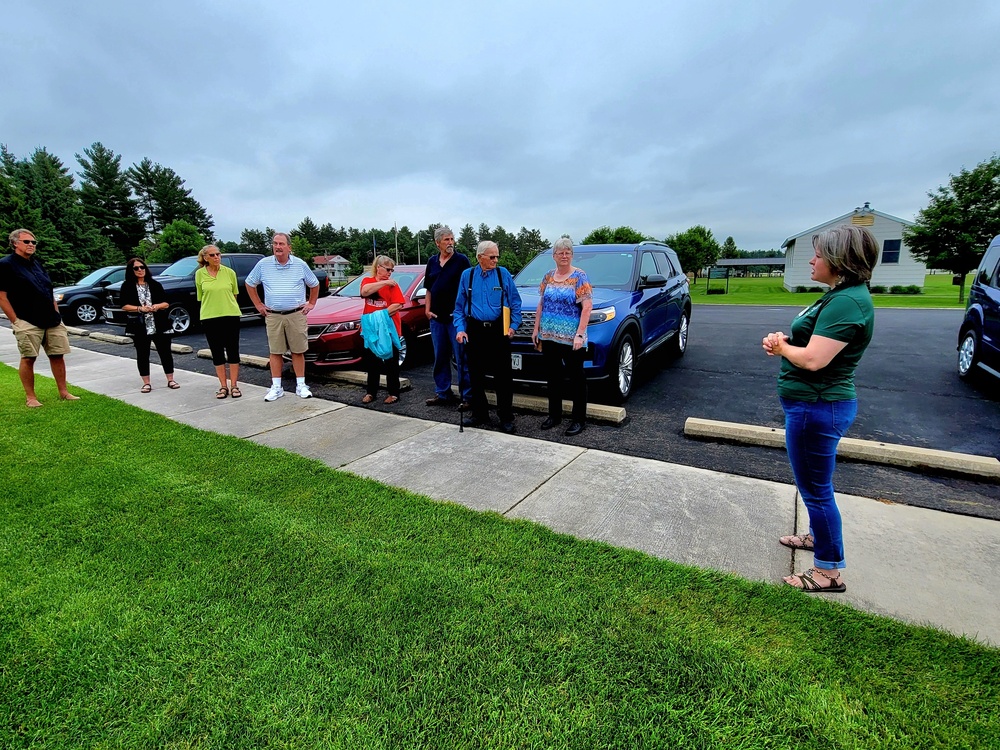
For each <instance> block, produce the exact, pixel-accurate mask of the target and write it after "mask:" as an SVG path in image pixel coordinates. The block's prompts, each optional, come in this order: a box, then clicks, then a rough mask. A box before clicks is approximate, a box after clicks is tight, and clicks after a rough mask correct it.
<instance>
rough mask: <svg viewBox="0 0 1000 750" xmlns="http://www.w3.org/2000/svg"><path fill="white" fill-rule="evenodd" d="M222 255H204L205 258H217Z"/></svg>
mask: <svg viewBox="0 0 1000 750" xmlns="http://www.w3.org/2000/svg"><path fill="white" fill-rule="evenodd" d="M220 255H222V253H205V257H206V258H218V257H219V256H220Z"/></svg>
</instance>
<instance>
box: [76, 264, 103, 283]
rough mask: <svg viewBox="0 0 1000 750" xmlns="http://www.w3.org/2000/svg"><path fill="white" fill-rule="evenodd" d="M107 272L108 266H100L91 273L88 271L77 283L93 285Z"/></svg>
mask: <svg viewBox="0 0 1000 750" xmlns="http://www.w3.org/2000/svg"><path fill="white" fill-rule="evenodd" d="M107 272H108V269H106V268H98V269H97V270H96V271H91V272H90V273H88V274H87V275H86V276H84V277H83V278H82V279H80V280H79V281H78V282H76V283H77V284H79V285H80V286H93V285H94V284H96V283H97V282H98V281H100V280H101V279H102V278H104V274H106V273H107Z"/></svg>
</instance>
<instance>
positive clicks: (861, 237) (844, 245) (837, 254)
mask: <svg viewBox="0 0 1000 750" xmlns="http://www.w3.org/2000/svg"><path fill="white" fill-rule="evenodd" d="M812 243H813V249H814V250H816V251H818V252H819V254H820V257H821V258H823V260H825V261H826V263H827V265H828V266H830V270H831V271H833V272H834V273H835V274H837V276H839V277H840V278H841V279H843V280H844V281H846V282H848V283H850V284H857V283H859V282H862V281H868V280H869V279H871V277H872V269H873V268H875V264H876V263H878V253H879V247H878V240H876V239H875V235H873V234H872V233H871V231H870V230H868V229H866V228H865V227H856V226H854V225H852V224H841V225H840V226H839V227H836V228H834V229H828V230H827V231H825V232H820V233H819V234H814V235H813V238H812Z"/></svg>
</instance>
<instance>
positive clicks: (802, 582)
mask: <svg viewBox="0 0 1000 750" xmlns="http://www.w3.org/2000/svg"><path fill="white" fill-rule="evenodd" d="M814 574H815V575H818V576H820V577H822V578H825V579H826V580H828V581H829V582H830V585H829V586H821V585H820V584H819V583H817V582H816V579H815V578H813V575H814ZM788 578H793V579H798V581H799V585H798V586H796V585H795V584H794V583H792V582H791V581H789V580H788V579H784V580H785V585H787V586H791V587H792V588H793V589H801V590H802V591H805V592H806V593H808V594H843V593H844V592H845V591H847V584H846V583H844V582H843V581H841V580H840V573H838V574H837V575H835V576H831V575H827V574H826V573H824V572H823V571H822V570H820V569H819V568H809V570H806V571H804V572H802V573H795V574H794V575H790V576H788Z"/></svg>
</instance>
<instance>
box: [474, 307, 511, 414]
mask: <svg viewBox="0 0 1000 750" xmlns="http://www.w3.org/2000/svg"><path fill="white" fill-rule="evenodd" d="M465 327H466V331H465V332H466V333H467V334H468V336H469V343H468V345H467V346H466V349H465V353H466V355H467V356H468V359H469V380H470V381H471V383H472V416H473V417H474V418H475V419H481V420H484V421H485V420H487V419H489V416H490V407H489V402H488V401H487V400H486V375H487V373H489V374H490V375H492V376H493V390H494V391H495V392H496V394H497V416H498V417H499V418H500V421H501V422H513V421H514V406H513V405H514V382H513V379H514V374H513V372H512V371H511V369H510V339H508V338H507V336H506V335H504V334H505V331H504V330H503V322H502V321H500V320H497V321H495V322H492V323H483V322H480V321H478V320H474V319H472V318H468V319H467V320H466V322H465Z"/></svg>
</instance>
